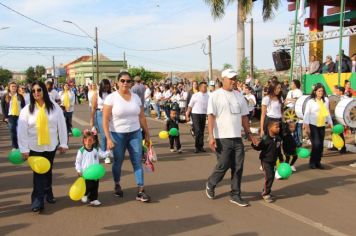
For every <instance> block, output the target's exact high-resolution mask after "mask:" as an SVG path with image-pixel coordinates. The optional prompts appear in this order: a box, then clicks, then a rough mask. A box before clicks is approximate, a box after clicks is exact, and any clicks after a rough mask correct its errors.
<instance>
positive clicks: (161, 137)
mask: <svg viewBox="0 0 356 236" xmlns="http://www.w3.org/2000/svg"><path fill="white" fill-rule="evenodd" d="M158 136H159V138H160V139H167V138H168V137H169V133H168V132H167V131H161V132H159V134H158Z"/></svg>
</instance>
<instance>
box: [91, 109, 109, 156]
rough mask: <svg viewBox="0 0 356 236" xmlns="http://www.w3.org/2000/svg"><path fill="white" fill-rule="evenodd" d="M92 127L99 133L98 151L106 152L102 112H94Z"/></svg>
mask: <svg viewBox="0 0 356 236" xmlns="http://www.w3.org/2000/svg"><path fill="white" fill-rule="evenodd" d="M94 125H95V128H96V129H97V130H98V131H99V133H100V143H99V144H100V149H101V150H102V151H106V137H105V133H104V129H103V112H102V111H99V110H97V111H96V112H95V116H94Z"/></svg>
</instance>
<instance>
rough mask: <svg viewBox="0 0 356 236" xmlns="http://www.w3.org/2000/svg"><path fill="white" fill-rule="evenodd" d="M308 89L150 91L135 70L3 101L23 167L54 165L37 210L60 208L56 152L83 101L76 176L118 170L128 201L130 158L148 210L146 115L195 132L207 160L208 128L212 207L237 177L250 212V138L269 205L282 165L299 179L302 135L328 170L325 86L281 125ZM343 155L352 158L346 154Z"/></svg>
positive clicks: (36, 88)
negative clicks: (39, 160) (97, 168)
mask: <svg viewBox="0 0 356 236" xmlns="http://www.w3.org/2000/svg"><path fill="white" fill-rule="evenodd" d="M316 67H317V66H315V68H316ZM300 88H301V84H300V81H299V80H293V81H292V82H291V84H289V81H288V80H285V81H283V82H279V81H278V78H277V77H273V78H271V79H270V80H269V81H268V82H267V83H266V84H265V85H262V84H261V83H260V81H259V80H258V79H251V78H249V79H247V80H246V81H243V82H241V81H238V80H237V73H236V72H235V71H233V70H231V69H227V70H224V71H223V72H222V74H221V78H220V79H217V80H215V81H210V82H206V81H205V80H202V81H200V82H197V81H192V82H190V81H189V80H184V81H180V82H178V83H175V84H172V82H171V81H164V80H163V81H153V82H152V83H149V84H147V83H145V82H144V81H142V80H141V78H140V77H139V76H136V77H134V78H132V76H131V75H130V74H129V73H128V72H121V73H120V74H119V75H118V78H117V81H109V80H107V79H102V80H101V81H100V84H99V85H96V84H92V85H90V86H79V87H75V86H73V85H71V84H69V83H64V84H63V85H62V86H61V89H57V88H56V87H55V86H54V84H53V81H52V80H47V81H46V82H45V83H42V82H40V81H36V82H34V83H33V84H31V86H29V89H28V88H27V87H26V86H18V85H17V84H16V83H15V82H10V83H9V84H8V87H7V92H6V93H5V94H4V95H3V96H2V99H1V107H2V114H3V117H4V121H5V122H7V123H8V127H9V131H10V137H11V141H12V147H13V148H14V149H19V150H20V152H21V153H22V155H23V157H24V159H27V158H28V157H29V156H33V155H35V156H42V157H44V158H46V159H48V160H49V162H50V163H51V169H50V171H48V172H47V173H46V174H37V173H35V172H34V173H33V178H34V181H33V192H32V197H31V199H32V200H31V202H32V210H33V211H34V212H41V211H42V210H43V209H44V201H45V200H46V201H47V202H48V203H51V204H54V203H55V202H56V200H55V198H54V196H53V192H52V164H53V161H54V158H55V155H56V152H57V151H59V152H60V153H65V152H66V150H67V149H68V137H69V136H71V135H72V117H73V112H74V108H75V103H76V102H80V101H81V100H82V99H87V100H88V102H89V111H90V117H88V119H89V120H90V127H89V129H88V130H85V131H84V132H83V147H81V148H80V149H79V150H78V153H77V158H76V162H75V169H76V171H77V173H78V176H82V174H83V171H84V170H85V169H86V168H88V167H89V166H90V165H92V164H95V163H99V158H102V159H104V160H105V161H104V162H105V163H106V164H111V162H112V175H113V181H114V193H115V195H116V196H118V197H123V194H124V192H123V189H122V187H121V185H122V184H121V168H122V163H123V161H124V157H125V152H126V150H127V151H128V153H129V157H130V161H131V164H132V167H133V169H134V177H135V180H136V185H137V195H136V200H138V201H141V202H149V201H150V199H151V197H150V196H149V195H148V194H147V193H146V192H145V188H144V171H143V167H142V153H143V151H142V141H143V142H144V144H145V145H146V146H147V147H150V145H151V140H150V132H149V128H148V125H147V121H146V117H150V116H151V113H152V114H155V116H156V119H158V120H162V121H163V122H164V123H165V126H164V129H165V130H166V131H168V133H170V132H169V131H170V130H171V129H173V128H174V129H177V130H178V131H179V124H180V123H189V124H191V134H192V136H193V137H194V140H195V143H194V147H195V149H194V152H195V153H201V152H202V153H204V152H206V149H205V148H204V140H206V137H205V127H206V122H208V142H209V148H210V149H211V150H212V151H213V152H215V153H216V156H217V164H216V166H215V167H214V169H213V171H212V173H211V175H210V176H209V178H208V180H207V182H206V186H205V192H206V195H207V196H208V198H210V199H213V198H214V197H215V188H216V186H217V185H218V183H219V182H220V181H221V180H222V179H223V177H224V175H225V174H226V172H227V170H229V169H231V173H232V174H231V199H230V201H231V202H232V203H234V204H237V205H239V206H248V203H247V202H246V201H244V199H243V198H242V197H241V181H242V174H243V165H244V156H245V153H244V142H243V140H244V139H248V140H250V141H251V143H252V146H253V148H255V149H256V150H258V151H260V160H261V166H260V170H261V171H263V172H264V174H265V183H264V185H263V186H264V187H263V191H262V193H261V195H262V197H263V199H264V200H265V201H266V202H272V201H273V200H274V199H273V197H272V195H271V188H272V184H273V181H274V179H275V178H277V179H278V178H280V176H278V174H277V172H276V171H275V166H276V163H277V161H279V162H280V163H282V162H287V163H289V164H290V165H291V168H292V170H293V171H294V172H295V171H296V167H295V163H296V161H297V154H296V149H297V148H298V147H301V146H302V145H303V133H304V136H306V137H308V139H310V142H311V146H312V148H311V157H310V161H309V167H310V168H311V169H324V167H323V165H322V163H321V160H322V156H323V143H324V139H325V131H326V128H327V127H330V128H332V127H333V125H334V124H335V121H333V120H332V118H331V114H330V111H329V101H328V97H327V94H326V91H325V88H324V86H323V85H322V84H315V85H314V88H313V91H312V93H311V95H310V96H311V99H310V100H309V101H308V102H307V104H306V108H305V112H304V117H303V119H300V120H299V121H295V120H286V119H283V118H284V117H283V113H284V110H285V109H288V108H290V109H294V108H295V103H296V101H297V99H298V98H299V97H301V96H302V95H303V93H302V91H301V89H300ZM335 93H336V95H338V96H340V97H351V96H355V94H356V92H355V91H354V90H353V89H352V88H351V85H350V82H349V81H346V82H345V85H344V87H337V88H335ZM78 94H80V95H79V96H78ZM78 98H79V99H78ZM161 111H163V112H161ZM162 113H163V114H162ZM256 119H257V120H259V137H258V136H256V135H253V134H252V132H251V129H250V125H251V124H253V121H254V120H256ZM242 129H243V130H244V132H242ZM18 130H21V132H17V131H18ZM303 130H304V132H303ZM169 149H170V151H171V152H178V153H182V152H183V148H182V145H181V142H180V135H179V132H178V133H177V134H174V135H173V134H170V135H169ZM341 152H346V148H345V147H343V149H342V150H341ZM86 184H87V192H86V194H85V196H84V197H83V198H82V202H84V203H88V202H89V203H90V204H91V205H93V206H98V205H100V204H101V202H100V201H99V200H98V189H99V182H98V181H87V182H86Z"/></svg>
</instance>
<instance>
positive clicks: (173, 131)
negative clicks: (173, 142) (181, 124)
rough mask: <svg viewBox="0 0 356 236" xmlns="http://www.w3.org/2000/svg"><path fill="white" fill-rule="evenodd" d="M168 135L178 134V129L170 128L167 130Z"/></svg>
mask: <svg viewBox="0 0 356 236" xmlns="http://www.w3.org/2000/svg"><path fill="white" fill-rule="evenodd" d="M169 135H170V136H178V135H179V131H178V129H177V128H172V129H171V130H169Z"/></svg>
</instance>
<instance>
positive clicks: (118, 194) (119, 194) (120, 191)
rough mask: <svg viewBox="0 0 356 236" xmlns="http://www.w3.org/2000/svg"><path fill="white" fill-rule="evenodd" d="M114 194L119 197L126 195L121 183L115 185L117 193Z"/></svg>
mask: <svg viewBox="0 0 356 236" xmlns="http://www.w3.org/2000/svg"><path fill="white" fill-rule="evenodd" d="M114 194H115V196H117V197H124V192H123V191H122V189H121V186H120V184H116V185H115V193H114Z"/></svg>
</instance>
